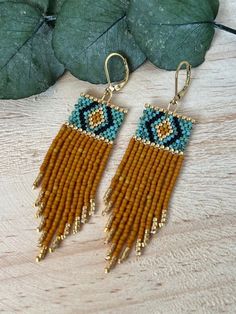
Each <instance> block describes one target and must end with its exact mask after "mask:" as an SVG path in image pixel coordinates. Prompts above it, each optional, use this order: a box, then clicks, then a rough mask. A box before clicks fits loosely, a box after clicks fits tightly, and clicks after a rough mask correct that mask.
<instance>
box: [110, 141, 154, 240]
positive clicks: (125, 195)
mask: <svg viewBox="0 0 236 314" xmlns="http://www.w3.org/2000/svg"><path fill="white" fill-rule="evenodd" d="M147 149H148V147H144V146H143V145H139V147H138V150H137V153H136V155H135V156H134V160H133V164H132V165H130V169H129V171H128V174H127V177H126V179H125V181H124V183H123V186H121V191H120V194H119V196H118V198H117V200H116V201H115V202H114V203H113V202H112V196H113V194H112V195H111V204H112V208H113V213H114V219H113V221H112V223H111V230H110V234H109V235H108V238H107V240H106V242H110V241H111V239H112V237H113V235H114V232H115V230H116V229H117V227H118V226H119V224H120V223H121V226H120V229H117V234H116V235H115V236H116V237H117V236H118V234H120V233H121V232H122V226H124V225H125V221H126V220H127V218H128V216H129V211H130V208H127V204H128V202H129V198H130V196H131V193H132V187H133V184H134V183H135V182H136V178H137V175H138V174H139V170H140V168H141V166H142V163H143V160H144V158H145V155H146V151H147ZM121 178H123V175H122V176H121ZM119 182H120V181H119ZM131 182H132V183H131ZM136 184H137V182H136ZM116 191H117V190H116V189H115V191H114V193H115V192H116ZM123 213H124V217H123ZM122 217H123V220H122V221H121V219H122Z"/></svg>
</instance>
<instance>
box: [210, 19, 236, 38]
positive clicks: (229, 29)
mask: <svg viewBox="0 0 236 314" xmlns="http://www.w3.org/2000/svg"><path fill="white" fill-rule="evenodd" d="M213 25H214V27H215V28H219V29H221V30H223V31H226V32H229V33H231V34H234V35H236V29H233V28H230V27H228V26H225V25H222V24H219V23H216V22H213Z"/></svg>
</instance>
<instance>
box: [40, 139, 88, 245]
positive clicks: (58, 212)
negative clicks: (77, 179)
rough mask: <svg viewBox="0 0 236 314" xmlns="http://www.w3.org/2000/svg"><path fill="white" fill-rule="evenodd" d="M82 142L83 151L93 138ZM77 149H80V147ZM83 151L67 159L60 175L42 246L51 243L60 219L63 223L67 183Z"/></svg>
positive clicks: (60, 231)
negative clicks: (65, 169) (73, 157)
mask: <svg viewBox="0 0 236 314" xmlns="http://www.w3.org/2000/svg"><path fill="white" fill-rule="evenodd" d="M83 142H84V144H85V146H84V150H83V153H84V151H85V152H86V151H87V150H88V148H89V147H90V145H91V144H92V142H93V139H92V138H85V139H84V141H83ZM83 142H82V144H83ZM79 149H80V150H81V149H82V148H81V147H80V148H79ZM83 153H82V155H81V157H80V155H78V156H77V158H75V160H74V159H72V158H70V160H69V161H68V166H67V167H66V168H68V171H67V172H66V173H64V175H63V176H62V179H61V182H60V184H59V191H58V194H59V195H58V194H57V195H56V201H55V202H54V203H53V205H52V208H53V211H51V213H50V215H49V218H50V220H48V222H49V223H48V224H47V225H46V226H47V229H46V232H47V236H46V238H45V240H44V241H43V246H45V247H48V246H49V244H50V243H51V240H52V238H53V237H54V234H55V232H56V230H57V228H58V225H59V223H60V221H61V219H62V220H63V223H64V217H63V214H64V211H65V201H66V196H67V193H68V188H69V184H70V182H71V179H72V177H73V174H74V172H75V169H76V166H77V165H79V164H80V160H83ZM70 161H71V162H70ZM63 231H64V230H59V234H60V235H61V233H63Z"/></svg>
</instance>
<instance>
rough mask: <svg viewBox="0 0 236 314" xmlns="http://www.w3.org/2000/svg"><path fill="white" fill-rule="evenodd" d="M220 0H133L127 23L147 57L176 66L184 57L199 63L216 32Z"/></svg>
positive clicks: (170, 66) (158, 62)
mask: <svg viewBox="0 0 236 314" xmlns="http://www.w3.org/2000/svg"><path fill="white" fill-rule="evenodd" d="M218 8H219V1H218V0H198V1H196V0H181V1H180V0H170V1H166V0H149V1H146V0H130V6H129V10H128V14H127V16H128V25H129V29H130V31H131V33H132V34H133V36H134V38H135V40H136V42H137V43H138V45H139V47H140V48H141V49H142V51H143V52H144V53H145V54H146V56H147V58H148V59H149V60H150V61H151V62H152V63H154V64H155V65H156V66H158V67H160V68H164V69H167V70H175V69H176V68H177V66H178V64H179V62H181V61H182V60H187V61H189V62H190V63H191V64H192V66H198V65H199V64H201V63H202V62H203V61H204V59H205V54H206V52H207V50H208V49H209V47H210V44H211V41H212V39H213V36H214V32H215V31H214V24H213V21H214V19H215V17H216V15H217V12H218Z"/></svg>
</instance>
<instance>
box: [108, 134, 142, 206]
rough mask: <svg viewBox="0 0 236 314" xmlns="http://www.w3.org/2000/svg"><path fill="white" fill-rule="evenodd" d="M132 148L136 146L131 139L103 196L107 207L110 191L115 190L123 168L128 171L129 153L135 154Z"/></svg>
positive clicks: (135, 142) (130, 156)
mask: <svg viewBox="0 0 236 314" xmlns="http://www.w3.org/2000/svg"><path fill="white" fill-rule="evenodd" d="M134 146H136V147H137V148H138V145H137V141H135V139H134V138H132V139H131V140H130V142H129V145H128V147H127V149H126V151H125V154H124V156H123V158H122V160H121V162H120V164H119V167H118V169H117V171H116V174H115V175H114V177H113V178H112V181H111V184H110V187H109V188H108V190H107V192H106V194H105V197H104V202H105V204H106V205H107V203H108V202H109V196H110V194H111V191H113V189H114V188H115V186H116V184H117V181H118V180H119V177H120V175H121V173H122V172H124V169H125V167H126V166H127V169H129V165H128V163H131V162H132V155H131V152H132V151H133V154H134V153H135V151H136V150H135V149H134Z"/></svg>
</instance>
